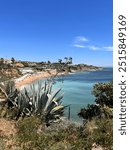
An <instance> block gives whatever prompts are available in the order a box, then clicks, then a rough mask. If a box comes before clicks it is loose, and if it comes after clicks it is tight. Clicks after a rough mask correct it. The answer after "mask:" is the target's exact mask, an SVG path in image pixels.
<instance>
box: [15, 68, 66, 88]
mask: <svg viewBox="0 0 130 150" xmlns="http://www.w3.org/2000/svg"><path fill="white" fill-rule="evenodd" d="M64 74H65V72H64V73H63V72H62V73H58V74H57V72H56V70H50V71H44V72H37V73H33V74H26V75H24V76H22V77H20V78H17V79H16V80H15V86H16V87H17V88H19V87H21V86H23V85H26V84H29V83H32V82H34V81H36V80H40V79H44V78H49V77H52V76H55V75H64Z"/></svg>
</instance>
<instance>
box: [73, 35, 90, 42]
mask: <svg viewBox="0 0 130 150" xmlns="http://www.w3.org/2000/svg"><path fill="white" fill-rule="evenodd" d="M88 41H89V40H88V39H87V38H86V37H85V36H77V37H75V43H80V42H88Z"/></svg>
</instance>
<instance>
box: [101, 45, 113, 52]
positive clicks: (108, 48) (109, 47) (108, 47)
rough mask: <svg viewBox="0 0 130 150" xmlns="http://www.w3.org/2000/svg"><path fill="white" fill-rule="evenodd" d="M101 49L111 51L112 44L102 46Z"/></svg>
mask: <svg viewBox="0 0 130 150" xmlns="http://www.w3.org/2000/svg"><path fill="white" fill-rule="evenodd" d="M103 49H105V50H106V51H113V47H112V46H105V47H103Z"/></svg>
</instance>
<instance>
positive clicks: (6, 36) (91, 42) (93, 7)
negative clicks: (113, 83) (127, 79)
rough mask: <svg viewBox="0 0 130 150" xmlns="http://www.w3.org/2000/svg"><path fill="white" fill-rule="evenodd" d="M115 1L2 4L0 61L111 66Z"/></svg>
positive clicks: (2, 0)
mask: <svg viewBox="0 0 130 150" xmlns="http://www.w3.org/2000/svg"><path fill="white" fill-rule="evenodd" d="M112 3H113V2H112V0H0V57H3V58H11V57H14V58H15V59H17V60H28V61H48V60H50V61H51V62H55V61H57V60H58V59H64V57H72V58H73V63H75V64H78V63H86V64H89V65H97V66H112V56H113V52H112V51H113V42H112V41H113V39H112V38H113V31H112V30H113V29H112V28H113V27H112V24H113V22H112V20H113V18H112V15H113V12H112V11H113V10H112V8H113V6H112V5H113V4H112Z"/></svg>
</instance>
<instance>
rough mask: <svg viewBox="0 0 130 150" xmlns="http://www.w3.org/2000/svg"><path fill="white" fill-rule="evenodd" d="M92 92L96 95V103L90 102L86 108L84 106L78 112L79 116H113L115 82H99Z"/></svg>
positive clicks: (90, 117) (88, 117)
mask: <svg viewBox="0 0 130 150" xmlns="http://www.w3.org/2000/svg"><path fill="white" fill-rule="evenodd" d="M92 94H93V95H94V96H95V97H96V99H95V102H96V104H91V105H90V104H88V105H87V107H86V108H82V109H81V110H80V112H79V113H78V116H79V117H82V118H84V119H86V120H92V119H93V118H94V117H96V118H112V117H113V113H112V108H113V84H112V82H109V83H97V84H95V85H94V87H93V91H92Z"/></svg>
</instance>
